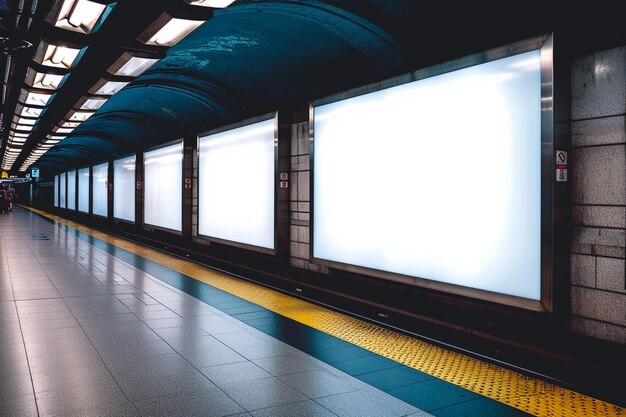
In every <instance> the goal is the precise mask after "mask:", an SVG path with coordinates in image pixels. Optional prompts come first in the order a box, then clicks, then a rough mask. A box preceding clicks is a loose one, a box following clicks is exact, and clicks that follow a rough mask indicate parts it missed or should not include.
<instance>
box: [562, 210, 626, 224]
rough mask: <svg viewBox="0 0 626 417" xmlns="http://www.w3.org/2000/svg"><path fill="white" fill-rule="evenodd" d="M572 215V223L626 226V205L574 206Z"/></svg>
mask: <svg viewBox="0 0 626 417" xmlns="http://www.w3.org/2000/svg"><path fill="white" fill-rule="evenodd" d="M572 216H573V222H574V224H580V225H585V226H604V227H621V228H624V227H626V207H610V206H574V208H573V212H572Z"/></svg>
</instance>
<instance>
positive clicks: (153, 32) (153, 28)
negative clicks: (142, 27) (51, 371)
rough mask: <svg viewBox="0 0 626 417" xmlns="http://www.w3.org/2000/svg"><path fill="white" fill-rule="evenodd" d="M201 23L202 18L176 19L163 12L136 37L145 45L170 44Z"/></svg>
mask: <svg viewBox="0 0 626 417" xmlns="http://www.w3.org/2000/svg"><path fill="white" fill-rule="evenodd" d="M203 23H204V20H187V19H177V18H174V17H172V16H170V15H169V14H167V13H163V14H162V15H161V16H160V17H159V18H158V19H157V20H156V21H155V22H154V23H153V24H152V25H150V27H149V28H148V29H146V31H145V32H144V33H142V34H141V36H139V38H138V39H139V41H141V42H143V43H145V44H146V45H161V46H172V45H175V44H176V43H178V42H179V41H180V40H181V39H183V38H184V37H185V36H187V35H189V34H190V33H191V32H193V31H194V30H195V29H196V28H197V27H198V26H200V25H202V24H203Z"/></svg>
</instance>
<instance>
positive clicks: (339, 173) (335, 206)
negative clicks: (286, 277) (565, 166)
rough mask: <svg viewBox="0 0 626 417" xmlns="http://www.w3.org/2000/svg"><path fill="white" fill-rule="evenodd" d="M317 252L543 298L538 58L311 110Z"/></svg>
mask: <svg viewBox="0 0 626 417" xmlns="http://www.w3.org/2000/svg"><path fill="white" fill-rule="evenodd" d="M314 134H315V138H314V171H313V180H314V183H313V184H314V185H313V222H314V223H313V226H314V228H313V256H314V257H315V258H317V259H321V260H326V261H331V263H332V262H335V263H338V267H341V265H354V266H358V267H363V268H367V270H365V272H366V273H370V274H372V275H379V276H381V273H380V271H386V272H391V273H395V274H401V275H402V276H404V277H400V276H398V277H397V278H401V279H402V280H405V281H406V278H407V276H408V277H409V278H410V277H417V278H423V279H428V280H432V281H439V282H444V283H448V284H455V285H459V286H463V287H469V288H473V289H480V290H486V291H491V292H496V293H500V294H507V295H512V296H518V297H523V298H526V299H532V300H539V299H540V295H541V294H540V282H541V281H540V239H541V234H540V225H541V221H540V215H541V186H540V180H541V164H540V162H541V76H540V51H539V50H535V51H531V52H527V53H522V54H519V55H515V56H511V57H508V58H504V59H499V60H496V61H492V62H488V63H485V64H481V65H476V66H473V67H470V68H466V69H461V70H458V71H454V72H450V73H447V74H443V75H439V76H435V77H431V78H427V79H423V80H419V81H415V82H411V83H408V84H403V85H399V86H396V87H393V88H388V89H385V90H380V91H377V92H374V93H370V94H366V95H362V96H358V97H354V98H351V99H347V100H343V101H339V102H335V103H332V104H327V105H322V106H319V107H316V108H315V115H314Z"/></svg>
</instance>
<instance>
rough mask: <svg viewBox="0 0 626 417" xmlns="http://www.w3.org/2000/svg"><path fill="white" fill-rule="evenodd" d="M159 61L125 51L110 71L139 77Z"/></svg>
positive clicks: (114, 73)
mask: <svg viewBox="0 0 626 417" xmlns="http://www.w3.org/2000/svg"><path fill="white" fill-rule="evenodd" d="M157 62H159V59H155V58H142V57H138V56H133V55H131V54H130V53H128V52H124V53H123V54H122V56H121V57H120V58H119V59H118V60H117V61H115V63H114V64H113V65H111V67H109V69H108V71H109V73H111V74H112V75H121V76H125V77H138V76H139V75H141V74H143V73H144V72H146V71H147V70H148V69H149V68H150V67H152V66H153V65H154V64H156V63H157Z"/></svg>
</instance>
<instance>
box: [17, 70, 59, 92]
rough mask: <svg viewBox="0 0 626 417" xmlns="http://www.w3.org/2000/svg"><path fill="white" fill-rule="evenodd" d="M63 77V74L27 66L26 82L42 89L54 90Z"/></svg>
mask: <svg viewBox="0 0 626 417" xmlns="http://www.w3.org/2000/svg"><path fill="white" fill-rule="evenodd" d="M64 77H65V76H64V75H56V74H46V73H43V72H37V71H35V70H34V69H32V68H29V69H28V72H27V73H26V84H28V85H30V86H31V87H34V88H41V89H43V90H56V89H57V88H59V85H60V84H61V81H63V78H64Z"/></svg>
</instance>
